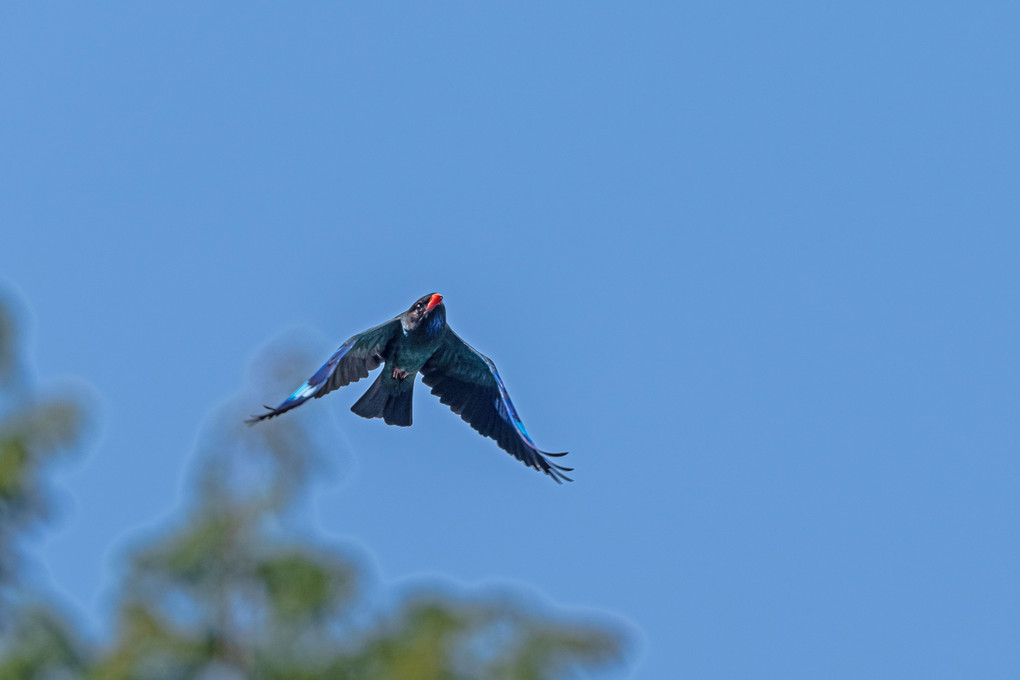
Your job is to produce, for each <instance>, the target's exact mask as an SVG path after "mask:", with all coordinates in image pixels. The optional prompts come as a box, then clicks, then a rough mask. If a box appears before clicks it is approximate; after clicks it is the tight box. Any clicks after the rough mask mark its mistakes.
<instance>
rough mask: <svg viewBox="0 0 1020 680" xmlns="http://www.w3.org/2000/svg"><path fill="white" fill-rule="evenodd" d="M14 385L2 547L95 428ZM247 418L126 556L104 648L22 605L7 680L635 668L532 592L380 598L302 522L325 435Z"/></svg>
mask: <svg viewBox="0 0 1020 680" xmlns="http://www.w3.org/2000/svg"><path fill="white" fill-rule="evenodd" d="M14 339H15V336H14V334H13V324H12V323H11V319H10V316H9V315H6V314H4V313H3V310H2V308H0V352H4V353H5V354H3V355H2V356H0V367H3V370H4V374H3V375H4V376H13V375H14V374H15V373H16V372H17V370H18V366H19V365H20V364H19V359H18V357H17V348H16V342H15V341H14ZM281 365H282V364H281ZM283 372H284V373H286V372H287V371H286V370H284V371H283ZM15 382H16V381H14V380H7V379H4V381H3V382H2V383H0V388H2V390H3V391H4V398H3V401H4V402H5V403H6V402H8V401H9V402H10V403H11V404H13V407H12V409H11V412H10V413H9V414H5V417H4V420H3V427H2V429H0V433H2V435H0V503H2V505H0V541H2V542H3V543H2V545H0V549H2V550H3V553H2V555H3V556H9V555H14V554H15V553H13V552H12V551H11V550H12V548H13V546H14V544H15V543H16V538H17V536H18V533H19V532H22V531H24V530H25V528H26V527H27V526H28V525H29V524H31V523H32V522H34V521H38V520H39V519H40V518H42V517H44V516H45V508H46V506H45V503H44V499H45V494H44V493H43V487H42V481H43V479H42V477H41V476H40V474H41V471H42V470H43V469H44V465H45V463H46V461H47V460H48V458H49V457H50V456H51V455H52V454H53V452H55V451H57V450H62V449H66V448H68V447H69V446H72V445H73V444H74V443H75V442H76V441H77V436H78V433H79V430H80V427H81V421H82V418H81V407H80V406H79V405H77V404H74V403H72V402H60V401H56V402H46V401H39V402H36V401H34V400H33V399H32V398H30V397H29V395H28V394H24V393H18V394H13V393H12V394H8V393H7V392H8V391H9V390H12V389H16V386H15ZM11 396H13V398H9V397H11ZM243 415H244V414H243V412H242V411H239V410H237V409H235V408H232V407H231V406H225V407H223V408H221V409H219V410H218V411H217V412H216V413H215V414H214V416H213V419H212V425H211V427H210V428H209V430H208V432H207V433H206V434H205V436H203V437H202V438H201V440H200V441H201V443H200V444H199V451H198V452H197V456H196V457H195V459H194V460H195V467H196V472H195V474H194V476H193V478H192V482H193V483H192V487H193V488H192V493H191V500H190V501H189V503H188V504H187V506H186V508H185V510H184V512H183V513H182V516H181V517H180V518H179V519H178V520H177V521H176V522H175V523H174V524H173V526H171V527H168V528H164V529H162V530H160V531H157V532H155V533H150V534H149V535H147V536H146V537H145V538H144V539H143V540H141V541H138V542H136V543H135V544H133V545H132V546H130V548H129V549H128V550H127V551H126V557H125V564H123V565H122V567H121V569H122V578H121V579H120V580H119V581H120V584H121V592H120V593H119V595H118V605H117V610H116V617H117V618H116V625H115V632H114V634H113V638H112V640H110V641H109V642H108V643H106V644H103V645H99V646H95V647H88V646H86V645H84V644H83V643H82V642H80V641H79V640H78V639H77V638H76V636H75V635H74V634H73V632H71V631H72V627H71V626H70V625H69V624H68V623H67V620H66V618H64V617H62V616H60V615H59V613H58V612H56V611H55V610H54V609H52V608H48V607H45V606H42V605H40V604H39V603H38V602H36V601H29V600H27V599H25V598H23V597H14V596H12V597H9V598H8V599H6V600H4V601H0V606H3V609H0V611H7V609H8V607H7V605H8V604H10V605H12V608H11V609H10V611H12V612H13V613H14V615H13V616H12V617H10V618H11V620H10V621H9V625H7V626H6V627H4V628H2V629H0V680H5V679H6V678H65V677H66V678H88V679H94V680H121V679H124V680H127V679H129V678H130V679H139V680H146V679H149V678H151V679H153V680H155V679H157V678H158V679H159V680H174V679H178V678H181V679H183V678H203V679H213V678H216V679H219V678H225V679H232V678H238V679H240V678H258V679H266V680H275V679H280V680H283V679H285V678H286V679H294V680H311V679H313V678H314V679H318V678H337V679H339V680H344V679H352V680H353V679H358V680H374V679H379V680H402V679H405V678H406V679H409V680H432V679H436V680H439V679H443V680H459V679H469V678H470V679H474V678H492V679H495V680H511V679H513V680H544V679H553V678H559V677H565V676H567V675H571V674H572V672H573V671H576V670H579V669H585V668H586V669H589V670H593V671H598V670H606V669H612V668H613V667H615V666H616V665H617V664H618V663H619V662H620V660H621V658H622V654H623V648H624V638H623V635H622V633H621V632H620V631H619V630H618V629H617V628H616V627H615V626H612V625H609V624H606V623H604V622H603V623H594V622H591V621H581V620H567V619H563V618H561V617H558V616H553V615H552V614H550V613H549V612H548V611H542V610H540V609H539V608H536V607H535V606H533V605H531V604H529V603H526V602H525V601H524V600H523V599H522V597H521V596H520V595H517V594H513V593H502V594H488V595H485V594H483V595H479V594H477V593H457V592H451V591H449V590H440V589H436V588H432V589H429V588H427V587H426V586H421V587H419V588H418V589H417V591H416V592H413V593H404V594H401V593H396V594H394V593H386V592H379V589H378V588H377V587H375V586H373V584H372V583H371V579H370V578H369V575H368V574H366V573H364V569H363V568H362V567H361V566H360V565H359V562H358V560H356V559H354V558H352V557H351V556H349V555H346V554H344V553H343V552H342V551H340V550H338V549H336V548H335V547H334V546H330V545H324V544H322V543H321V542H319V541H317V540H316V539H315V538H314V537H312V536H311V535H310V534H311V532H306V531H302V530H301V528H300V526H299V525H298V524H297V523H296V521H295V519H294V515H295V513H293V512H292V510H293V508H294V505H295V503H296V502H297V501H298V500H299V498H300V497H301V496H302V495H303V494H304V493H305V492H307V487H308V485H309V482H310V480H311V478H312V476H313V474H314V473H315V471H316V470H317V469H318V467H317V464H316V461H317V460H318V458H317V456H318V455H319V454H318V451H319V446H318V443H317V437H316V436H315V434H314V432H312V430H311V429H310V428H308V427H306V426H305V425H304V424H303V422H304V421H303V419H302V418H290V419H286V420H281V421H274V422H273V423H270V424H268V425H269V426H267V427H260V428H252V429H249V428H245V427H244V426H242V425H240V421H241V419H242V416H243ZM0 559H2V560H3V563H2V566H0V568H3V571H2V572H0V587H2V588H4V589H6V590H7V591H9V592H14V591H15V590H16V584H17V573H18V564H17V562H16V561H15V560H14V559H13V558H12V559H8V558H7V557H2V558H0Z"/></svg>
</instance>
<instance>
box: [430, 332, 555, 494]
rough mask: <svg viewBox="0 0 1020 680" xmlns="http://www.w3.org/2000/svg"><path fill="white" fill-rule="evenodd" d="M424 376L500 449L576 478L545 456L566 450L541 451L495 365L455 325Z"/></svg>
mask: <svg viewBox="0 0 1020 680" xmlns="http://www.w3.org/2000/svg"><path fill="white" fill-rule="evenodd" d="M421 380H422V382H423V383H425V384H426V385H428V386H429V387H431V388H432V394H434V395H436V396H437V397H439V401H441V402H442V403H444V404H446V405H447V406H449V407H450V410H452V411H453V412H454V413H456V414H457V415H459V416H460V417H461V418H463V419H464V420H465V421H466V422H467V424H468V425H470V426H471V427H473V428H474V429H475V430H476V431H477V432H478V433H479V434H481V435H482V436H485V437H491V438H492V439H495V440H496V443H497V444H498V445H499V447H500V448H501V449H503V450H504V451H506V452H507V453H509V454H510V455H512V456H513V457H514V458H516V459H517V460H519V461H521V462H522V463H524V464H525V465H527V466H528V467H532V468H534V469H536V470H538V471H540V472H544V473H545V474H547V475H549V476H550V477H552V478H553V479H554V480H555V481H556V483H557V484H559V483H561V482H563V481H567V482H570V481H573V480H572V479H570V477H567V476H566V475H565V474H564V473H565V472H570V471H571V469H572V468H568V467H564V466H562V465H557V464H556V463H554V462H552V461H551V460H549V459H548V458H547V456H554V457H559V456H563V455H566V454H564V453H549V452H548V451H542V450H540V449H539V448H538V447H537V446H536V445H535V442H533V441H532V440H531V437H530V436H529V435H528V431H527V430H526V429H524V423H522V422H521V417H520V416H519V415H517V409H515V408H514V404H513V402H512V401H510V395H509V394H508V393H507V391H506V386H505V385H503V379H502V378H500V377H499V371H497V370H496V364H494V363H492V359H490V358H489V357H487V356H485V355H484V354H482V353H481V352H479V351H478V350H476V349H475V348H474V347H472V346H471V345H469V344H467V343H466V342H464V341H463V340H461V339H460V337H458V336H457V334H456V333H454V332H453V330H452V329H450V328H447V329H446V337H445V338H444V340H443V344H442V345H441V346H440V347H439V349H438V350H436V353H435V354H433V355H432V357H430V358H429V360H428V361H426V362H425V365H424V366H422V369H421Z"/></svg>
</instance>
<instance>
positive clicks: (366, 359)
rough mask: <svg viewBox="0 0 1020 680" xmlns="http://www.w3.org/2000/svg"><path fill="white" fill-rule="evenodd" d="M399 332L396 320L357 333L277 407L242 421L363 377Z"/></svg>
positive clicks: (272, 413) (285, 408)
mask: <svg viewBox="0 0 1020 680" xmlns="http://www.w3.org/2000/svg"><path fill="white" fill-rule="evenodd" d="M399 330H400V318H399V317H398V318H395V319H391V320H390V321H387V322H386V323H384V324H382V325H381V326H376V327H375V328H370V329H368V330H367V331H365V332H364V333H359V334H357V335H355V336H354V337H353V338H351V339H350V340H348V341H347V342H345V343H344V344H342V345H341V346H340V349H338V350H337V351H336V352H334V353H333V356H331V357H330V358H329V361H327V362H326V363H324V364H323V365H322V366H321V367H320V368H319V370H317V371H316V372H315V374H314V375H313V376H312V377H311V378H309V379H308V380H306V381H304V382H303V383H302V384H301V387H299V388H297V389H296V390H294V392H293V393H292V394H291V395H290V396H289V397H287V398H286V399H284V400H283V401H282V402H281V403H280V405H279V406H277V407H276V408H273V407H272V406H267V407H266V408H267V409H269V411H268V412H267V413H263V414H262V415H259V416H252V417H251V418H249V419H248V420H246V421H244V422H246V423H248V424H249V425H251V424H254V423H257V422H259V421H260V420H265V419H266V418H272V417H273V416H278V415H280V414H281V413H284V412H286V411H289V410H291V409H292V408H294V407H296V406H300V405H301V404H303V403H305V402H306V401H308V400H309V399H311V398H312V397H315V398H316V399H318V398H319V397H321V396H323V395H326V394H329V393H330V392H332V391H333V390H335V389H337V388H338V387H343V386H344V385H349V384H351V383H352V382H357V381H358V380H361V379H362V378H367V377H368V373H369V371H373V370H375V369H376V368H378V367H379V364H381V363H382V362H383V360H384V359H385V358H386V346H387V345H388V344H389V342H390V340H392V339H393V337H394V336H395V335H396V334H397V332H398V331H399Z"/></svg>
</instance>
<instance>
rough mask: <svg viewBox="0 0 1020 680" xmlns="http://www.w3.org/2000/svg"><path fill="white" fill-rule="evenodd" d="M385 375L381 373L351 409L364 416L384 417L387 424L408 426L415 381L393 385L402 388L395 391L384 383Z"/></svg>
mask: <svg viewBox="0 0 1020 680" xmlns="http://www.w3.org/2000/svg"><path fill="white" fill-rule="evenodd" d="M383 377H384V375H380V376H379V377H378V378H376V379H375V382H374V383H372V386H371V387H369V388H368V391H367V392H365V393H364V394H363V395H361V399H358V400H357V401H356V402H354V406H352V407H351V411H353V412H354V413H356V414H358V415H359V416H361V417H362V418H382V419H383V420H384V421H386V424H387V425H400V426H401V427H407V426H408V425H410V424H411V395H412V394H413V393H414V383H413V382H408V383H407V384H406V385H403V384H397V385H393V386H394V387H397V388H398V389H399V390H400V391H399V392H396V393H393V392H391V391H390V390H389V389H387V386H386V385H384V384H383ZM409 379H410V378H409Z"/></svg>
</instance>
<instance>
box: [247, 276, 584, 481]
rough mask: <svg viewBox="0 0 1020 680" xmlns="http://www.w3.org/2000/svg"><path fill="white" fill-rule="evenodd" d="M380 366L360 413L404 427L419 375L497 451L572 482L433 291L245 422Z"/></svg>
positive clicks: (344, 348)
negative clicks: (452, 324)
mask: <svg viewBox="0 0 1020 680" xmlns="http://www.w3.org/2000/svg"><path fill="white" fill-rule="evenodd" d="M380 364H383V370H382V372H381V373H379V377H377V378H376V379H375V382H374V383H372V386H371V387H369V388H368V391H367V392H365V394H363V395H362V396H361V398H360V399H358V401H357V402H355V404H354V406H352V407H351V410H352V411H354V412H355V413H356V414H358V415H359V416H361V417H363V418H382V419H383V420H384V421H385V422H386V424H387V425H400V426H403V427H407V426H408V425H410V424H411V393H412V390H413V389H414V379H415V376H416V375H417V374H418V373H421V379H422V382H423V383H425V384H426V385H427V386H429V387H431V388H432V394H434V395H436V396H437V397H439V401H440V402H442V403H444V404H446V405H447V406H449V407H450V410H452V411H453V412H454V413H456V414H457V415H459V416H460V417H461V418H463V419H464V420H465V421H466V422H467V423H468V424H469V425H470V426H471V427H473V428H474V429H475V430H477V431H478V433H479V434H481V435H482V436H484V437H491V438H492V439H495V440H496V443H497V444H498V445H499V447H500V448H501V449H503V450H504V451H506V452H508V453H509V454H510V455H512V456H513V457H514V458H516V459H517V460H519V461H521V462H522V463H524V464H525V465H527V466H529V467H532V468H534V469H536V470H539V471H540V472H544V473H545V474H547V475H549V476H550V477H552V478H553V479H554V480H555V481H556V483H558V484H559V483H562V482H563V481H568V482H570V481H573V480H572V479H570V477H567V476H566V475H565V474H564V473H565V472H570V471H571V470H572V469H573V468H568V467H563V466H561V465H557V464H556V463H554V462H552V461H550V460H549V459H548V457H549V456H552V457H559V456H564V455H566V453H565V452H564V453H549V452H548V451H541V450H539V448H538V447H537V446H536V445H535V442H533V441H532V440H531V437H530V436H529V435H528V431H527V430H526V429H524V423H522V422H521V418H520V416H519V415H517V409H515V408H514V405H513V402H512V401H510V395H509V394H508V393H507V391H506V387H505V386H504V385H503V380H502V378H500V377H499V371H497V370H496V365H495V364H494V363H492V360H491V359H489V358H488V357H487V356H485V355H483V354H482V353H480V352H478V351H477V350H475V349H474V348H473V347H471V345H469V344H467V343H466V342H464V341H463V340H461V339H460V337H458V336H457V334H456V333H454V332H453V330H452V329H451V328H450V327H449V326H447V325H446V306H445V305H444V304H443V296H442V295H440V294H439V293H431V294H429V295H426V296H424V297H422V298H420V299H419V300H418V301H416V302H415V303H414V304H413V305H411V308H410V309H408V310H407V311H406V312H404V313H403V314H400V315H399V316H396V317H394V318H393V319H390V320H389V321H387V322H386V323H384V324H382V325H381V326H376V327H375V328H370V329H368V330H367V331H365V332H363V333H358V334H357V335H355V336H354V337H352V338H351V339H350V340H348V341H347V342H345V343H344V344H343V345H341V346H340V349H338V350H337V351H336V352H335V353H334V354H333V356H331V357H330V358H329V361H327V362H326V363H325V364H323V365H322V367H321V368H320V369H319V370H318V371H316V372H315V374H314V375H312V377H311V378H309V379H308V380H306V381H305V382H304V383H302V384H301V386H300V387H298V388H297V389H296V390H294V392H293V393H292V394H291V395H290V396H289V397H287V398H286V399H284V400H283V401H282V402H281V403H280V405H279V406H277V407H276V408H273V407H271V406H266V408H267V409H269V411H268V413H263V414H261V415H258V416H252V417H251V418H249V419H248V420H246V421H245V422H246V423H248V424H249V425H253V424H255V423H257V422H259V421H261V420H266V419H267V418H273V417H275V416H278V415H280V414H281V413H286V412H287V411H289V410H291V409H292V408H295V407H297V406H300V405H301V404H303V403H305V402H306V401H308V400H309V399H311V398H312V397H315V398H316V399H318V398H319V397H322V396H325V395H327V394H329V393H330V392H332V391H333V390H335V389H337V388H338V387H343V386H345V385H349V384H351V383H352V382H357V381H358V380H361V379H362V378H367V377H368V374H369V372H370V371H373V370H375V369H376V368H378V367H379V365H380Z"/></svg>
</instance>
